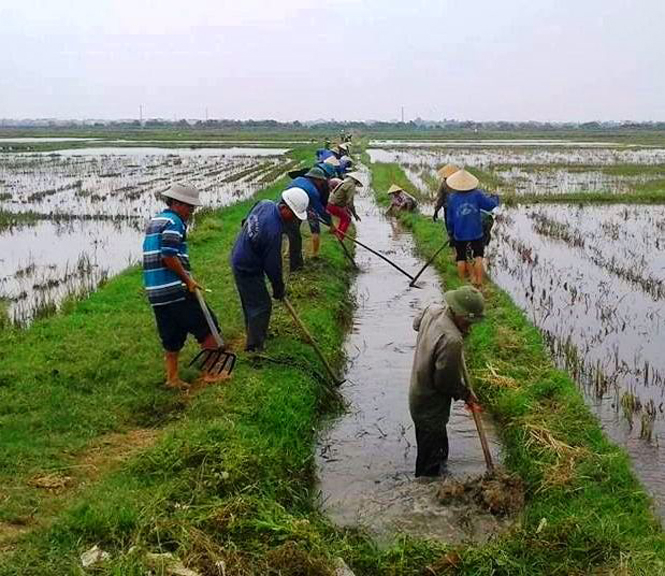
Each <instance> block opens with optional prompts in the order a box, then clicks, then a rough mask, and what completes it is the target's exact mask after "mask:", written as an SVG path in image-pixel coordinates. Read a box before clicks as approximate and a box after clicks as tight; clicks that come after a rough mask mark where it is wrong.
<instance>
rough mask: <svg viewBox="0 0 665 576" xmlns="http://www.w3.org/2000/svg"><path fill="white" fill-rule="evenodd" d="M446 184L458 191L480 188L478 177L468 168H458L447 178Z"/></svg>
mask: <svg viewBox="0 0 665 576" xmlns="http://www.w3.org/2000/svg"><path fill="white" fill-rule="evenodd" d="M446 184H448V187H449V188H451V189H452V190H455V191H457V192H468V191H469V190H473V189H474V188H478V184H479V182H478V178H476V177H475V176H474V175H473V174H471V173H470V172H467V171H466V170H464V169H462V170H458V171H457V172H455V173H454V174H453V175H452V176H449V177H448V178H446Z"/></svg>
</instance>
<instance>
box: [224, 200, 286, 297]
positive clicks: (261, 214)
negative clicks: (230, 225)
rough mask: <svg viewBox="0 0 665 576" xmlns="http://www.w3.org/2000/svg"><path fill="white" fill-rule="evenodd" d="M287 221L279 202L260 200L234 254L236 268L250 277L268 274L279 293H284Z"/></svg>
mask: <svg viewBox="0 0 665 576" xmlns="http://www.w3.org/2000/svg"><path fill="white" fill-rule="evenodd" d="M283 232H284V224H283V223H282V217H281V216H280V215H279V209H278V208H277V204H275V203H274V202H271V201H270V200H261V201H260V202H257V203H256V204H255V205H254V207H253V208H252V209H251V211H250V212H249V215H248V216H247V218H246V220H245V223H244V224H243V226H242V230H241V231H240V234H239V235H238V238H236V242H235V244H234V245H233V251H232V253H231V266H232V267H233V271H234V272H236V273H239V274H243V275H247V276H255V275H259V274H263V273H264V272H265V274H266V275H267V276H268V280H270V284H272V289H273V292H274V293H275V294H279V293H284V280H283V279H282V233H283Z"/></svg>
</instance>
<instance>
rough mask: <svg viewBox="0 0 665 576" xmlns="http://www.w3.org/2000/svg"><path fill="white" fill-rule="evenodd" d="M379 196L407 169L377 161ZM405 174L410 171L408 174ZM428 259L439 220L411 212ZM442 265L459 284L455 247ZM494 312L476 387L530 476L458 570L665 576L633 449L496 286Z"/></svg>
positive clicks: (480, 352) (477, 347)
mask: <svg viewBox="0 0 665 576" xmlns="http://www.w3.org/2000/svg"><path fill="white" fill-rule="evenodd" d="M371 169H372V174H373V185H374V189H375V191H376V193H377V196H378V199H379V201H380V202H381V203H382V204H386V203H387V201H388V200H387V196H386V194H385V192H386V190H387V189H388V187H389V185H390V183H391V182H392V181H393V180H394V179H395V177H396V175H397V176H399V169H398V168H397V167H396V166H395V165H390V164H380V163H375V164H372V165H371ZM402 177H404V175H402ZM401 219H402V221H403V223H404V224H405V225H406V226H407V227H409V228H410V229H411V230H412V231H413V234H414V237H415V239H416V242H417V245H418V247H419V249H420V250H422V253H423V255H424V256H429V255H431V254H433V253H434V252H435V251H436V249H437V248H439V246H440V245H441V242H442V231H441V226H440V224H436V223H434V222H432V221H431V219H429V218H426V217H423V216H420V215H418V214H403V215H402V216H401ZM435 264H436V267H437V269H438V271H439V272H440V274H441V276H442V279H443V281H444V283H445V285H446V286H448V287H450V288H452V287H455V286H457V285H458V284H459V280H458V279H457V274H456V269H455V265H454V262H453V261H452V259H451V257H450V254H442V255H440V256H439V257H438V258H437V260H436V263H435ZM487 300H488V314H487V316H488V318H487V320H486V321H485V322H484V323H482V324H480V325H479V326H478V327H476V328H475V329H474V331H473V333H472V334H471V336H470V337H469V340H468V343H467V350H468V355H469V359H470V368H471V372H472V375H473V376H474V378H475V380H476V381H477V382H478V387H477V392H478V393H479V395H480V396H481V399H482V401H483V404H485V405H486V406H488V407H489V410H490V411H491V412H492V414H493V415H494V416H495V418H496V419H497V421H498V423H499V424H500V429H501V432H502V436H503V440H504V442H505V449H506V465H507V467H508V468H509V469H510V470H511V471H514V472H517V473H519V475H520V476H521V477H522V478H523V479H524V481H525V483H526V486H527V498H528V504H527V506H526V509H525V511H524V514H523V518H522V522H521V525H520V526H518V527H516V528H515V529H514V530H513V531H512V533H510V534H508V535H506V536H501V537H499V538H498V539H496V540H495V541H493V542H491V543H490V544H488V545H486V546H484V547H478V548H466V549H461V550H458V553H459V555H460V561H459V563H458V565H457V571H456V572H454V571H452V569H451V572H446V571H445V570H442V571H441V572H440V573H441V574H445V573H459V574H488V575H489V574H506V575H508V574H510V575H514V574H524V575H527V574H528V575H532V574H645V575H646V574H661V573H664V572H665V536H664V535H663V532H662V530H661V527H660V525H659V523H658V522H657V520H656V519H655V517H654V514H653V512H652V509H651V502H650V499H649V497H648V496H647V495H646V493H645V491H644V490H643V489H642V488H641V487H640V485H639V483H638V482H637V480H636V479H635V476H634V475H633V473H632V471H631V467H630V462H629V459H628V457H627V455H626V454H625V453H624V452H623V451H622V450H620V449H619V448H617V447H616V446H614V445H612V444H611V443H610V442H608V440H607V439H606V438H605V437H604V435H603V433H602V430H601V429H600V426H599V424H598V422H597V420H596V419H595V418H594V417H593V416H592V415H591V413H590V412H589V410H588V409H587V407H586V406H585V404H584V400H583V398H582V396H581V394H580V392H579V391H578V389H577V388H576V385H575V383H574V382H573V381H572V380H571V378H570V377H569V376H568V375H567V374H566V373H564V372H562V371H561V370H558V369H556V368H555V366H554V365H553V364H552V361H551V360H550V358H549V355H548V353H547V350H546V347H545V345H544V343H543V340H542V338H541V336H540V334H539V332H538V331H537V329H536V328H534V327H533V326H532V325H531V324H530V323H529V322H528V321H527V319H526V318H525V316H524V314H523V313H522V312H521V311H520V310H519V309H518V308H517V307H516V306H515V305H514V304H513V303H512V301H511V300H510V298H509V297H508V295H507V294H506V293H505V292H503V291H501V290H499V289H498V288H497V287H495V286H491V285H490V286H488V289H487Z"/></svg>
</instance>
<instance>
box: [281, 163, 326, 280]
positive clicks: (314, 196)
mask: <svg viewBox="0 0 665 576" xmlns="http://www.w3.org/2000/svg"><path fill="white" fill-rule="evenodd" d="M289 188H302V189H303V190H304V191H305V192H307V196H308V197H309V209H308V213H307V222H308V224H309V230H310V232H311V233H312V258H317V257H318V255H319V249H320V247H321V225H320V220H323V222H324V223H325V224H326V225H328V226H330V231H331V232H333V233H334V232H335V226H334V225H333V223H332V218H331V217H330V214H328V212H327V211H326V208H325V207H326V205H327V204H328V197H329V195H330V189H329V186H328V176H327V174H326V173H325V172H324V171H323V170H322V169H321V168H319V167H318V166H315V167H314V168H311V169H310V170H309V171H308V172H307V173H306V174H305V175H304V176H299V177H298V178H294V179H293V180H292V181H291V183H290V184H289V185H288V186H287V188H286V189H287V190H288V189H289ZM284 229H285V233H286V235H287V236H288V238H289V264H290V270H291V272H295V271H296V270H299V269H300V268H302V266H303V257H302V236H301V235H300V222H299V221H297V220H296V221H293V222H291V223H290V224H289V225H287V226H285V228H284Z"/></svg>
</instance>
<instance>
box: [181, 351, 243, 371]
mask: <svg viewBox="0 0 665 576" xmlns="http://www.w3.org/2000/svg"><path fill="white" fill-rule="evenodd" d="M237 358H238V357H237V356H236V355H235V354H234V353H233V352H227V351H225V350H224V349H223V348H218V349H217V350H201V351H200V352H199V353H198V354H197V355H196V356H194V358H192V361H191V362H190V363H189V365H190V366H192V365H194V364H196V363H197V362H198V367H199V368H200V369H201V370H205V371H206V372H208V373H209V374H221V373H222V372H224V370H225V369H226V373H227V374H228V375H229V376H230V375H231V372H233V369H234V368H235V365H236V360H237Z"/></svg>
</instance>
